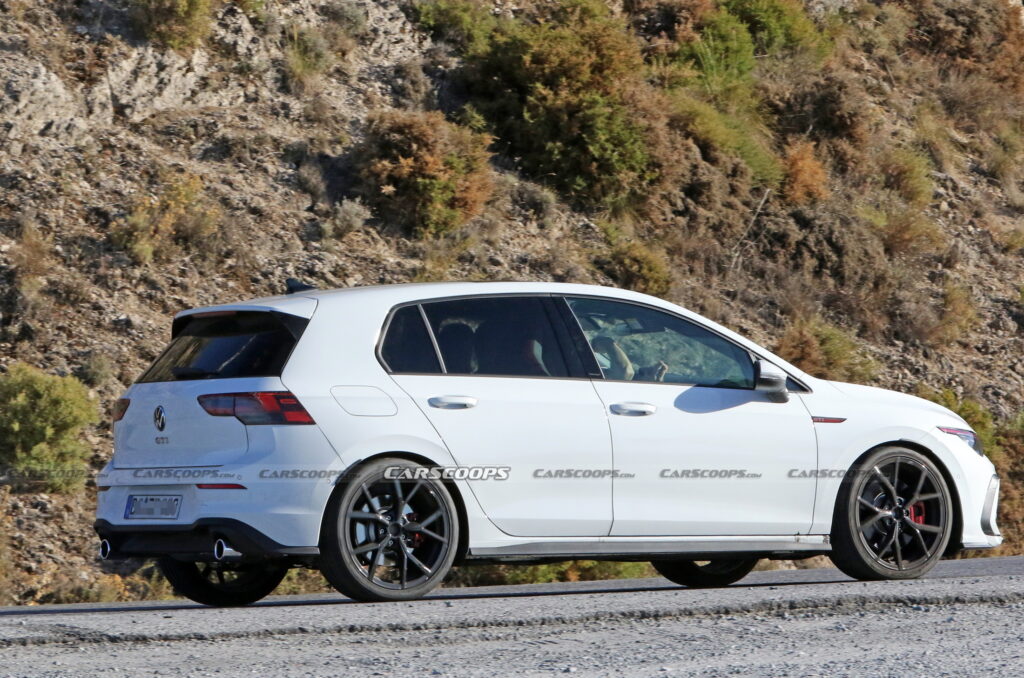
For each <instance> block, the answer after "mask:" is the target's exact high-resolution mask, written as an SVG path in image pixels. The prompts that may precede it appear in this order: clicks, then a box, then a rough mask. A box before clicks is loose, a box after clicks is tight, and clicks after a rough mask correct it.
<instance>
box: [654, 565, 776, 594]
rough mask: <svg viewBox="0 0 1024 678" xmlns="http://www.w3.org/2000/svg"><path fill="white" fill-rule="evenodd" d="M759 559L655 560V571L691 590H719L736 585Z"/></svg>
mask: <svg viewBox="0 0 1024 678" xmlns="http://www.w3.org/2000/svg"><path fill="white" fill-rule="evenodd" d="M758 560H759V559H758V558H738V559H734V558H721V559H718V558H716V559H715V560H708V561H699V560H655V561H652V562H651V565H653V566H654V569H655V570H657V571H658V574H660V575H661V576H662V577H664V578H665V579H668V580H669V581H670V582H673V583H675V584H679V585H680V586H688V587H690V588H691V589H709V588H719V587H721V586H728V585H729V584H735V583H736V582H738V581H739V580H740V579H743V578H744V577H746V576H747V575H748V574H750V571H751V570H753V569H754V566H755V565H757V561H758Z"/></svg>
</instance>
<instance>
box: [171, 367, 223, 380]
mask: <svg viewBox="0 0 1024 678" xmlns="http://www.w3.org/2000/svg"><path fill="white" fill-rule="evenodd" d="M171 374H172V375H174V378H175V379H179V380H187V379H209V378H210V377H216V376H217V375H218V374H220V373H219V372H211V371H210V370H204V369H203V368H201V367H172V368H171Z"/></svg>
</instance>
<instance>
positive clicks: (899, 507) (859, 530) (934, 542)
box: [831, 447, 953, 579]
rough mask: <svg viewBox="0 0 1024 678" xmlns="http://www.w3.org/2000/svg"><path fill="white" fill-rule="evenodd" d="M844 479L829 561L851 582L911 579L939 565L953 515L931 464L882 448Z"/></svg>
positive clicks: (912, 453) (945, 489) (946, 492)
mask: <svg viewBox="0 0 1024 678" xmlns="http://www.w3.org/2000/svg"><path fill="white" fill-rule="evenodd" d="M852 471H853V472H852V473H849V474H847V476H846V477H845V478H844V479H843V484H842V486H841V487H840V490H839V498H838V500H837V502H836V511H835V517H834V519H833V524H832V554H831V557H832V561H833V562H834V563H835V565H836V567H838V568H839V569H840V570H842V571H843V572H845V573H846V574H848V575H850V576H851V577H854V578H856V579H912V578H915V577H920V576H921V575H923V574H924V573H926V572H927V571H928V570H930V569H931V568H932V567H934V566H935V563H937V562H938V561H939V559H940V558H941V557H942V554H943V552H944V551H945V550H946V546H947V544H948V543H949V539H950V535H951V533H952V527H953V509H952V501H951V497H950V492H949V488H948V487H947V485H946V481H945V479H943V477H942V474H941V473H940V472H939V469H938V468H937V467H936V466H935V464H934V463H933V462H932V461H931V460H930V459H929V458H928V457H926V456H924V455H923V454H920V453H918V452H915V451H913V450H909V449H905V448H901V447H885V448H881V449H879V450H877V451H875V452H873V453H872V454H870V455H869V456H867V457H866V458H865V459H864V460H863V461H862V462H861V463H859V464H858V465H857V466H856V467H854V469H853V470H852Z"/></svg>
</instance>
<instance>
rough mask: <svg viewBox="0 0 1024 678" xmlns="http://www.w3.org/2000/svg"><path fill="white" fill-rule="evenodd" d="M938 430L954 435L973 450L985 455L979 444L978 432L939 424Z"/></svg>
mask: <svg viewBox="0 0 1024 678" xmlns="http://www.w3.org/2000/svg"><path fill="white" fill-rule="evenodd" d="M939 430H940V431H942V432H943V433H948V434H949V435H951V436H956V437H957V438H959V439H960V440H962V441H964V442H965V443H967V444H968V445H970V446H971V447H973V448H974V451H975V452H977V453H978V454H980V455H982V456H985V450H984V449H983V448H982V445H981V438H979V437H978V434H977V433H975V432H974V431H972V430H970V429H969V428H950V427H948V426H940V427H939Z"/></svg>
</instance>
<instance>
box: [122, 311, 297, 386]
mask: <svg viewBox="0 0 1024 678" xmlns="http://www.w3.org/2000/svg"><path fill="white" fill-rule="evenodd" d="M182 321H184V322H182ZM307 322H308V321H307V320H306V319H304V318H299V317H297V316H292V315H285V314H282V313H273V312H265V311H243V312H230V313H225V314H217V315H198V316H188V317H186V318H183V319H182V320H179V321H177V322H176V323H175V332H174V338H173V339H171V343H170V345H168V346H167V348H166V349H164V352H163V354H162V355H161V356H160V357H159V358H157V359H156V362H154V363H153V365H152V366H151V367H150V368H149V369H148V370H146V372H145V374H143V375H142V377H141V378H140V379H139V383H147V382H154V381H183V380H188V379H235V378H239V377H279V376H281V371H282V370H283V369H284V365H285V363H286V362H287V361H288V356H289V355H291V352H292V349H293V348H295V344H296V343H297V342H298V340H299V337H300V336H301V335H302V330H304V329H305V327H306V323H307Z"/></svg>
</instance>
